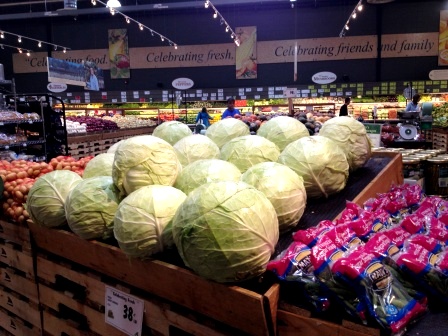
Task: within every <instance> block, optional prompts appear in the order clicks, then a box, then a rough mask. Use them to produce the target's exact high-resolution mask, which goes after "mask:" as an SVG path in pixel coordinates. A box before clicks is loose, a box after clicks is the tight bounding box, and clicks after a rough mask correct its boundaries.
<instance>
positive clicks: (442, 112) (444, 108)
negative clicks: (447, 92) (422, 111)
mask: <svg viewBox="0 0 448 336" xmlns="http://www.w3.org/2000/svg"><path fill="white" fill-rule="evenodd" d="M432 118H433V123H432V125H433V126H435V127H448V104H447V103H444V104H442V105H440V106H437V107H434V108H433V110H432Z"/></svg>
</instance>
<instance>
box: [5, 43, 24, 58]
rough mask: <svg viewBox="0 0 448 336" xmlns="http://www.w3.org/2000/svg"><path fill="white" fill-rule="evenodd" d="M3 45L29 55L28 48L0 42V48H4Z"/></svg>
mask: <svg viewBox="0 0 448 336" xmlns="http://www.w3.org/2000/svg"><path fill="white" fill-rule="evenodd" d="M5 47H7V48H11V49H16V50H17V51H18V52H19V53H20V54H23V53H25V54H26V55H27V56H31V52H32V51H31V50H29V49H23V48H19V47H15V46H12V45H9V44H4V43H0V49H5Z"/></svg>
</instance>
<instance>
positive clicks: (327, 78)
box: [311, 71, 338, 84]
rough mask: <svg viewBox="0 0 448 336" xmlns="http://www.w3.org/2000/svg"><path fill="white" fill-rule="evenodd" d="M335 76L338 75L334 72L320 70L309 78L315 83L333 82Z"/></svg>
mask: <svg viewBox="0 0 448 336" xmlns="http://www.w3.org/2000/svg"><path fill="white" fill-rule="evenodd" d="M337 78H338V76H336V74H334V73H332V72H329V71H322V72H318V73H317V74H314V75H313V76H312V77H311V80H312V81H313V82H314V83H316V84H330V83H333V82H334V81H335V80H336V79H337Z"/></svg>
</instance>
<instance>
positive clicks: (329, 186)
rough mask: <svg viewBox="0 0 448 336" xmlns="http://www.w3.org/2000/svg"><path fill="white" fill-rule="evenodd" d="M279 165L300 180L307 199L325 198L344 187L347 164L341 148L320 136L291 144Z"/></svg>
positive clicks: (279, 159) (280, 158) (282, 154)
mask: <svg viewBox="0 0 448 336" xmlns="http://www.w3.org/2000/svg"><path fill="white" fill-rule="evenodd" d="M278 162H279V163H281V164H284V165H285V166H288V167H289V168H291V169H292V170H294V171H295V172H296V173H297V174H298V175H299V176H301V177H302V178H303V183H304V185H305V189H306V194H307V197H308V198H319V197H328V196H330V195H332V194H335V193H337V192H339V191H341V190H342V189H344V188H345V185H346V184H347V179H348V170H349V167H348V162H347V158H346V156H345V154H344V152H343V151H342V149H341V148H340V147H339V146H338V145H337V144H336V143H335V142H334V141H333V140H330V139H328V138H325V137H322V136H308V137H305V138H301V139H299V140H296V141H294V142H292V143H290V144H289V145H288V146H286V148H285V150H284V151H283V152H282V153H281V154H280V157H279V158H278Z"/></svg>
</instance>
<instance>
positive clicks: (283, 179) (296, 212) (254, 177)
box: [241, 162, 306, 232]
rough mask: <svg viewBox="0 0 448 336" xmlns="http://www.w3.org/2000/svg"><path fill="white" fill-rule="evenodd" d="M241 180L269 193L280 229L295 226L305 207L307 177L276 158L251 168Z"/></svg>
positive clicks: (268, 196)
mask: <svg viewBox="0 0 448 336" xmlns="http://www.w3.org/2000/svg"><path fill="white" fill-rule="evenodd" d="M241 181H243V182H246V183H247V184H250V185H252V186H254V187H255V188H256V189H257V190H259V191H261V192H262V193H263V194H265V195H266V197H267V198H268V200H269V201H271V203H272V205H273V206H274V208H275V211H276V212H277V217H278V225H279V228H280V232H283V231H287V230H289V229H291V228H293V227H295V226H296V225H297V224H298V222H299V220H300V218H301V217H302V215H303V213H304V211H305V205H306V190H305V187H304V185H303V179H302V178H301V177H300V176H299V175H297V174H296V173H295V172H294V171H293V170H292V169H291V168H289V167H287V166H284V165H282V164H280V163H276V162H263V163H259V164H257V165H255V166H253V167H252V168H249V169H248V170H247V171H246V172H245V173H244V174H243V175H242V176H241Z"/></svg>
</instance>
